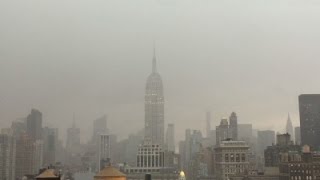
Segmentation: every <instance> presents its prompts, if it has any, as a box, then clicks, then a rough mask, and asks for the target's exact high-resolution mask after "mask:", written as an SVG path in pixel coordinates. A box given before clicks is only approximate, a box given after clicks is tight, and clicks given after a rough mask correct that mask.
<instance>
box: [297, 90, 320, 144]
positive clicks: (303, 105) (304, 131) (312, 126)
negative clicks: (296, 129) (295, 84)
mask: <svg viewBox="0 0 320 180" xmlns="http://www.w3.org/2000/svg"><path fill="white" fill-rule="evenodd" d="M299 111H300V130H301V145H309V146H311V147H313V148H319V147H320V141H319V139H320V94H302V95H300V96H299Z"/></svg>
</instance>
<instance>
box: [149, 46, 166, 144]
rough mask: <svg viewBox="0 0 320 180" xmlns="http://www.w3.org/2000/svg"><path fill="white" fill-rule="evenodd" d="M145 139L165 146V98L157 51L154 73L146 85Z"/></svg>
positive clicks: (153, 63)
mask: <svg viewBox="0 0 320 180" xmlns="http://www.w3.org/2000/svg"><path fill="white" fill-rule="evenodd" d="M145 139H146V140H151V142H152V143H153V144H154V143H157V144H161V145H163V144H164V96H163V85H162V79H161V76H160V74H159V73H158V72H157V61H156V56H155V50H154V52H153V61H152V73H151V74H150V75H149V77H148V79H147V84H146V94H145Z"/></svg>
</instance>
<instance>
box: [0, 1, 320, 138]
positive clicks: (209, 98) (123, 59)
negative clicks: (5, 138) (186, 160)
mask: <svg viewBox="0 0 320 180" xmlns="http://www.w3.org/2000/svg"><path fill="white" fill-rule="evenodd" d="M72 2H74V3H70V4H64V5H63V7H65V8H63V9H62V10H61V12H60V13H59V14H60V15H61V16H58V15H56V13H55V11H53V10H54V9H55V8H57V4H55V3H54V2H43V3H35V6H34V7H33V9H32V11H28V10H26V9H24V8H23V5H26V3H27V2H21V6H20V5H19V6H18V5H17V4H15V3H14V2H1V5H2V6H1V11H0V13H1V14H0V15H1V16H0V17H1V18H0V20H1V21H2V22H3V24H4V26H5V27H6V28H4V29H1V30H0V34H1V37H2V41H1V42H0V46H1V47H2V50H1V51H2V52H4V53H1V55H0V57H1V59H2V60H1V62H0V83H1V84H2V86H1V87H0V88H1V89H0V92H1V93H2V98H1V104H0V114H1V119H0V126H1V127H7V126H8V125H10V123H11V121H13V120H15V119H17V118H20V117H25V114H27V113H28V112H29V110H30V109H32V108H36V109H39V110H40V111H41V112H43V115H44V117H43V121H44V122H43V123H44V124H45V125H52V126H55V127H59V128H60V129H62V132H65V129H66V128H65V127H63V126H62V125H61V124H62V123H63V122H70V123H71V122H72V112H75V113H76V115H77V121H78V122H77V124H79V127H80V128H81V129H82V130H83V137H82V139H87V140H88V139H89V138H90V134H92V132H91V131H92V130H91V129H87V128H86V127H88V126H90V125H91V121H92V120H94V119H96V118H97V117H100V116H102V115H104V114H107V115H108V117H109V126H111V127H114V129H117V131H116V132H114V133H116V134H119V136H120V137H121V138H125V137H127V135H128V134H130V133H133V132H137V131H139V130H140V129H142V128H143V125H144V113H143V106H144V103H143V102H144V84H145V80H146V77H147V75H148V74H149V71H150V66H149V64H150V57H151V56H152V43H153V40H155V41H156V44H157V52H158V53H157V56H158V59H159V63H158V65H159V67H160V69H161V75H162V79H163V82H164V83H165V85H166V86H165V93H166V94H165V95H166V102H165V104H166V107H165V108H166V109H165V112H166V117H165V119H166V122H165V123H166V124H167V123H174V124H179V126H176V132H177V135H178V137H177V138H178V139H181V138H182V137H183V131H184V129H186V128H187V127H188V126H193V127H194V128H195V129H201V130H205V122H202V121H201V122H200V119H201V120H202V119H204V118H205V115H204V114H205V112H206V111H211V112H212V126H213V127H214V126H216V125H217V124H218V123H219V120H220V119H221V117H228V115H229V113H230V112H232V111H235V112H237V114H238V116H239V122H241V123H254V124H255V127H254V128H257V129H275V130H276V131H283V129H284V128H283V127H284V126H285V119H286V116H287V113H288V112H290V115H291V118H292V121H293V126H297V125H298V122H299V121H298V120H299V118H298V117H299V115H298V107H297V104H298V103H297V98H296V97H297V96H298V95H300V94H307V93H317V92H319V89H320V85H319V84H318V83H313V81H305V80H306V79H308V80H312V79H313V78H314V77H313V75H314V74H317V72H318V70H317V68H316V67H317V66H318V65H319V62H318V60H317V58H314V57H316V56H317V55H319V52H318V50H317V49H316V48H314V46H317V44H318V41H319V37H318V36H317V33H315V32H318V30H319V29H320V27H319V26H318V23H314V22H316V21H317V19H316V18H315V17H314V14H319V12H320V11H318V8H317V7H315V8H314V9H312V10H310V11H305V9H307V8H308V7H309V6H310V4H307V3H306V4H305V3H303V2H296V4H294V5H292V6H291V7H290V8H287V7H286V6H285V4H281V5H279V4H278V3H277V2H274V1H269V2H268V4H269V5H270V6H265V4H262V3H261V2H260V3H259V2H250V6H247V5H244V4H245V3H244V4H242V3H240V2H236V4H237V5H238V6H240V7H241V8H238V6H231V5H230V4H228V3H227V2H226V1H224V2H206V3H205V2H200V1H197V2H195V7H197V8H194V9H193V8H191V7H190V6H189V5H188V2H180V1H179V3H177V4H174V3H173V2H170V3H169V4H166V3H165V2H163V1H162V3H155V2H150V1H145V0H142V2H145V3H146V5H145V6H146V7H145V8H143V9H141V7H139V8H133V7H136V5H135V4H132V2H130V1H125V0H124V1H121V2H127V6H124V7H123V6H122V4H121V3H119V2H109V3H111V4H112V6H109V4H108V3H107V2H99V3H98V2H97V3H88V2H78V1H72ZM163 3H164V4H163ZM207 3H208V4H207ZM314 3H316V4H317V3H318V2H314ZM73 4H79V7H78V9H76V10H74V12H73V13H72V14H70V11H69V10H68V9H69V8H73ZM6 7H7V8H6ZM88 7H90V8H92V9H97V11H95V12H92V11H90V10H88V9H87V8H88ZM112 7H115V8H112ZM173 7H176V8H178V9H179V10H178V12H176V11H174V10H173V9H175V8H173ZM217 7H221V8H217ZM10 8H11V9H16V10H17V12H19V13H15V12H12V11H8V10H7V9H10ZM116 9H118V10H119V9H122V10H123V11H125V12H126V13H122V11H117V10H116ZM256 9H257V11H256ZM144 11H146V12H147V13H149V14H150V16H144V15H143V14H141V12H144ZM163 11H165V12H166V13H160V12H163ZM297 11H299V12H300V13H296V12H297ZM47 12H51V13H49V14H48V13H47ZM83 12H86V13H83ZM157 12H158V13H157ZM271 12H272V13H271ZM115 16H117V17H121V18H119V20H118V21H117V22H115V21H112V18H111V17H115ZM274 16H277V17H278V18H277V19H273V18H272V19H271V17H274ZM42 17H48V18H52V19H54V21H53V22H50V23H49V21H44V20H43V19H42ZM63 17H67V18H63ZM131 17H135V18H134V19H133V20H132V21H131V20H130V21H129V19H131ZM10 18H14V19H16V21H14V22H12V21H11V20H10ZM206 19H211V21H207V20H206ZM69 20H70V21H72V22H75V23H74V24H73V23H69V22H70V21H69ZM80 22H81V23H80ZM25 23H27V24H29V25H28V26H27V28H25V26H23V25H24V24H25ZM128 29H131V31H129V30H128ZM53 30H55V31H53ZM34 32H37V34H34ZM30 33H31V34H30ZM17 34H19V36H16V35H17ZM36 37H37V38H36ZM26 42H28V43H27V44H26ZM49 42H50V43H49ZM53 50H54V52H53ZM251 67H255V68H251ZM296 69H299V71H298V72H296V71H294V70H296ZM17 72H19V73H17ZM280 121H281V122H283V123H282V126H281V129H277V128H278V126H274V125H273V124H275V122H280ZM130 122H135V123H134V124H133V125H132V127H130V129H129V128H128V129H125V131H124V132H123V131H120V130H119V129H121V128H120V126H121V124H126V123H130ZM199 122H200V123H199ZM265 122H273V123H265ZM63 134H64V135H63ZM62 137H64V138H65V137H66V135H65V133H62Z"/></svg>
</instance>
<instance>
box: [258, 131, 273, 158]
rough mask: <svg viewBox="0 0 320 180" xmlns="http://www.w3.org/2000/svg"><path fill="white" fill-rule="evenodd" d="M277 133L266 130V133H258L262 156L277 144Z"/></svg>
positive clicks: (259, 150) (259, 148) (259, 151)
mask: <svg viewBox="0 0 320 180" xmlns="http://www.w3.org/2000/svg"><path fill="white" fill-rule="evenodd" d="M275 136H276V133H275V132H274V131H270V130H266V131H258V139H257V141H258V142H257V143H258V147H257V150H258V153H259V154H260V155H263V154H264V150H265V149H266V148H267V147H268V146H271V145H274V144H275V138H276V137H275Z"/></svg>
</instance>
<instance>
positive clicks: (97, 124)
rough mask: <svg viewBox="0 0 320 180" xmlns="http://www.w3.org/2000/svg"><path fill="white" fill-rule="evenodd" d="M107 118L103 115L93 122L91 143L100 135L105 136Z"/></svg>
mask: <svg viewBox="0 0 320 180" xmlns="http://www.w3.org/2000/svg"><path fill="white" fill-rule="evenodd" d="M107 133H108V130H107V116H106V115H104V116H102V117H100V118H98V119H96V120H94V121H93V135H92V141H93V142H95V141H97V140H98V139H99V136H100V134H107Z"/></svg>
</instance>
